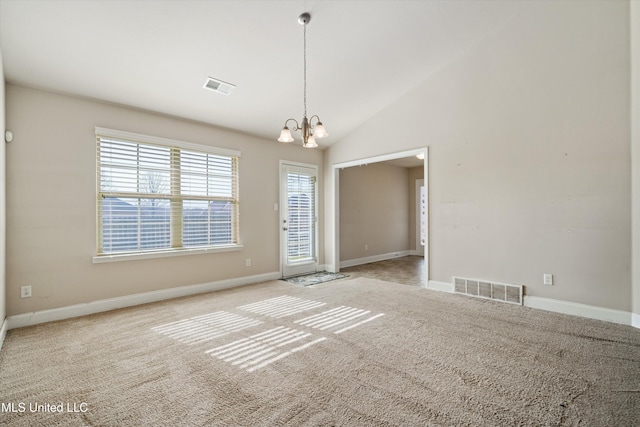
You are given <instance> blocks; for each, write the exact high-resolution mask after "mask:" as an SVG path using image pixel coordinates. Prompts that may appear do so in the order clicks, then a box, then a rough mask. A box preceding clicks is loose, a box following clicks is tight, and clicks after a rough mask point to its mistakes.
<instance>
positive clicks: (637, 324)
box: [631, 313, 640, 329]
mask: <svg viewBox="0 0 640 427" xmlns="http://www.w3.org/2000/svg"><path fill="white" fill-rule="evenodd" d="M631 326H633V327H634V328H638V329H640V314H637V313H632V314H631Z"/></svg>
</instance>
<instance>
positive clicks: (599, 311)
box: [427, 280, 640, 329]
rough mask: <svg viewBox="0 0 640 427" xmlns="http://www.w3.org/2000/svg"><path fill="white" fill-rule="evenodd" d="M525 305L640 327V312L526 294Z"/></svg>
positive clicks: (449, 287) (447, 287)
mask: <svg viewBox="0 0 640 427" xmlns="http://www.w3.org/2000/svg"><path fill="white" fill-rule="evenodd" d="M427 289H432V290H434V291H442V292H449V293H453V291H454V288H453V283H449V282H439V281H436V280H429V284H428V285H427ZM524 306H525V307H530V308H535V309H539V310H546V311H553V312H556V313H562V314H570V315H574V316H580V317H586V318H589V319H596V320H604V321H606V322H613V323H620V324H622V325H631V326H633V327H636V328H639V329H640V314H636V313H629V312H628V311H622V310H613V309H611V308H603V307H596V306H593V305H587V304H580V303H577V302H571V301H562V300H557V299H551V298H543V297H536V296H529V295H525V296H524Z"/></svg>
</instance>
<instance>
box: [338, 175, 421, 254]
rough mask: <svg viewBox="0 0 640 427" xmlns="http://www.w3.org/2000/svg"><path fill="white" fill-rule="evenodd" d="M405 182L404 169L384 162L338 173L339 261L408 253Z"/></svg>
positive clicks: (407, 190) (407, 214) (406, 192)
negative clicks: (402, 252) (401, 252)
mask: <svg viewBox="0 0 640 427" xmlns="http://www.w3.org/2000/svg"><path fill="white" fill-rule="evenodd" d="M408 180H409V178H408V170H407V168H402V167H398V166H392V165H388V164H385V163H372V164H369V165H363V166H355V167H350V168H345V169H342V170H341V171H340V260H341V261H349V260H355V259H359V258H366V257H371V256H376V255H384V254H389V253H393V252H400V251H406V250H408V248H409V242H408V236H407V229H408V226H409V225H408V224H409V186H408V185H407V183H408ZM365 245H366V246H367V249H365Z"/></svg>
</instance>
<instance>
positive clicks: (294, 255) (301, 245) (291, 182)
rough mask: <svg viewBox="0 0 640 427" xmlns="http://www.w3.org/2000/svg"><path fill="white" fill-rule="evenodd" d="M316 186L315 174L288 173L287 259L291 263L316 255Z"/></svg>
mask: <svg viewBox="0 0 640 427" xmlns="http://www.w3.org/2000/svg"><path fill="white" fill-rule="evenodd" d="M315 188H316V177H315V176H312V175H307V174H302V173H295V172H289V173H288V174H287V195H288V206H287V208H288V218H287V221H288V232H287V260H288V262H290V263H295V262H302V261H307V260H310V259H313V258H314V257H315V253H314V252H315V244H314V236H315V224H316V221H315V199H316V195H315Z"/></svg>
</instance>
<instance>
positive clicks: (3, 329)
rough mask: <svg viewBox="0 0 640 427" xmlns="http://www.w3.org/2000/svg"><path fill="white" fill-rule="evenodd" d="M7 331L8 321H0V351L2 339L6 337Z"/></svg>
mask: <svg viewBox="0 0 640 427" xmlns="http://www.w3.org/2000/svg"><path fill="white" fill-rule="evenodd" d="M8 330H9V320H8V319H7V318H6V317H5V318H4V319H2V327H1V328H0V350H2V344H4V337H6V336H7V331H8Z"/></svg>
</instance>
